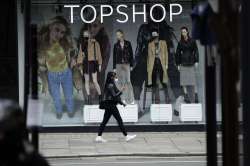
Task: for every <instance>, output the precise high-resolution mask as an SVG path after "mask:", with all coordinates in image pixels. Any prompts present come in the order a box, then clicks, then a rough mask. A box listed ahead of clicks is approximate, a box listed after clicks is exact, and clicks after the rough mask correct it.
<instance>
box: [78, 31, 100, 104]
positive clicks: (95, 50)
mask: <svg viewBox="0 0 250 166" xmlns="http://www.w3.org/2000/svg"><path fill="white" fill-rule="evenodd" d="M89 37H90V38H89ZM79 48H80V49H79V54H78V59H77V63H78V64H83V74H84V79H85V89H86V93H87V104H90V86H89V85H90V84H89V81H90V75H91V76H92V79H93V83H94V86H95V89H96V91H97V93H98V95H99V100H101V89H100V86H99V83H98V81H97V72H100V71H101V65H102V57H101V51H100V45H99V43H98V42H97V41H96V40H95V39H94V38H93V37H91V36H90V35H89V32H88V31H85V32H84V33H83V41H82V42H81V44H80V47H79Z"/></svg>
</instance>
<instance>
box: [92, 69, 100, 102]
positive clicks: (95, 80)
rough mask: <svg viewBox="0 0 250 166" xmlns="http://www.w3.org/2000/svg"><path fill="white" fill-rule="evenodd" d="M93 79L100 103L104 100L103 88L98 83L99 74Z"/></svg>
mask: <svg viewBox="0 0 250 166" xmlns="http://www.w3.org/2000/svg"><path fill="white" fill-rule="evenodd" d="M92 78H93V83H94V85H95V89H96V91H97V93H98V95H99V102H100V101H101V99H102V94H101V88H100V86H99V83H98V81H97V72H95V73H93V74H92Z"/></svg>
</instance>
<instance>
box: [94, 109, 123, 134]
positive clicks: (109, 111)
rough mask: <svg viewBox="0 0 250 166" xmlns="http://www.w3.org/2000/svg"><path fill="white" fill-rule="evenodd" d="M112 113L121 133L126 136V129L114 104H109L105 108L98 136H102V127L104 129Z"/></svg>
mask: <svg viewBox="0 0 250 166" xmlns="http://www.w3.org/2000/svg"><path fill="white" fill-rule="evenodd" d="M112 115H113V116H114V117H115V119H116V120H117V122H118V125H119V127H120V129H121V131H122V133H123V135H124V136H127V132H126V129H125V127H124V124H123V121H122V118H121V115H120V113H119V110H118V109H117V107H116V105H110V108H108V109H105V113H104V117H103V121H102V123H101V125H100V127H99V131H98V136H102V133H103V131H104V129H105V127H106V125H107V123H108V121H109V119H110V117H111V116H112Z"/></svg>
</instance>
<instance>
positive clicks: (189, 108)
mask: <svg viewBox="0 0 250 166" xmlns="http://www.w3.org/2000/svg"><path fill="white" fill-rule="evenodd" d="M180 120H181V121H182V122H192V121H194V122H200V121H202V104H181V111H180Z"/></svg>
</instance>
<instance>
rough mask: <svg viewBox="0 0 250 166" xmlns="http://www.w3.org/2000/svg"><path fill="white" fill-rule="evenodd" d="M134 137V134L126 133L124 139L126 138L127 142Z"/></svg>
mask: <svg viewBox="0 0 250 166" xmlns="http://www.w3.org/2000/svg"><path fill="white" fill-rule="evenodd" d="M135 137H136V135H127V136H126V137H125V139H126V141H127V142H129V141H131V140H133V139H135Z"/></svg>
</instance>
